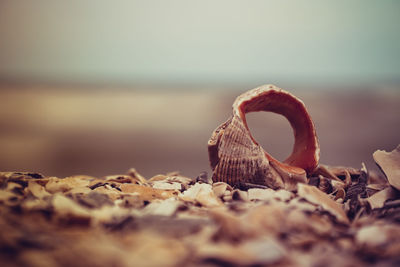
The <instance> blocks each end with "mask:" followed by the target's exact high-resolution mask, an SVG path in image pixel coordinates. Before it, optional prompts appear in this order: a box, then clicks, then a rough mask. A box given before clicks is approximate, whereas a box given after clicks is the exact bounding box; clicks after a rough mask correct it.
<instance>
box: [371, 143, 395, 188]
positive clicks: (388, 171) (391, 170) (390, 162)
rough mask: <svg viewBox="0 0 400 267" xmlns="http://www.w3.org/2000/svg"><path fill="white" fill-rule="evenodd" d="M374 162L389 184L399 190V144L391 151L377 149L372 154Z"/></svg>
mask: <svg viewBox="0 0 400 267" xmlns="http://www.w3.org/2000/svg"><path fill="white" fill-rule="evenodd" d="M372 156H373V158H374V160H375V162H376V164H378V165H379V167H380V168H381V169H382V171H383V172H384V173H385V175H386V177H387V179H388V181H389V184H390V185H391V186H393V187H394V188H396V189H397V190H400V145H398V146H397V147H396V148H395V149H394V150H393V151H392V152H386V151H384V150H377V151H375V152H374V154H372Z"/></svg>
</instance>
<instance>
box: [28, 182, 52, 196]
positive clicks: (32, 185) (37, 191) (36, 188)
mask: <svg viewBox="0 0 400 267" xmlns="http://www.w3.org/2000/svg"><path fill="white" fill-rule="evenodd" d="M28 190H29V191H30V192H31V193H32V195H34V196H35V197H36V198H39V199H42V198H45V197H50V196H51V194H50V193H49V192H47V191H46V190H45V189H44V187H43V186H41V185H39V184H38V183H36V182H35V181H29V182H28Z"/></svg>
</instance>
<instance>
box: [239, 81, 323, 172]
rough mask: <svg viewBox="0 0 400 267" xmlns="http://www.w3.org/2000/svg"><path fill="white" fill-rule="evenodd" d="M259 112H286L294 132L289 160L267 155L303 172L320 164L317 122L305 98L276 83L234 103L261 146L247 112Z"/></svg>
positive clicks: (288, 168)
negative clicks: (315, 125)
mask: <svg viewBox="0 0 400 267" xmlns="http://www.w3.org/2000/svg"><path fill="white" fill-rule="evenodd" d="M257 111H266V112H274V113H277V114H280V115H283V116H284V117H285V118H286V119H287V120H288V121H289V123H290V125H291V126H292V128H293V132H294V140H295V142H294V146H293V150H292V153H291V154H290V155H289V157H288V158H287V159H286V160H284V161H283V162H280V161H278V160H277V159H275V158H274V157H272V156H271V155H270V154H268V153H267V152H266V151H264V152H265V156H266V157H267V158H268V159H269V160H270V161H273V162H275V163H276V164H277V165H279V166H281V167H283V168H285V169H287V170H290V171H291V172H294V173H301V172H303V170H305V171H306V172H308V173H310V172H312V171H313V170H314V169H315V168H316V167H317V165H318V160H319V144H318V139H317V136H316V132H315V127H314V123H313V122H312V120H311V117H310V115H309V113H308V111H307V109H306V107H305V105H304V103H303V101H301V100H300V99H298V98H297V97H295V96H294V95H292V94H290V93H289V92H286V91H284V90H282V89H280V88H278V87H276V86H274V85H264V86H261V87H258V88H255V89H253V90H250V91H248V92H246V93H244V94H242V95H240V96H239V97H237V98H236V100H235V102H234V103H233V112H234V113H235V112H237V114H236V115H238V116H239V117H240V118H241V119H242V121H243V123H244V125H245V127H246V129H247V131H248V134H249V136H250V137H251V139H252V140H253V142H254V143H255V144H257V145H258V143H257V142H256V140H255V139H254V137H253V136H252V134H251V132H250V130H249V128H248V125H247V121H246V117H245V114H246V113H249V112H257Z"/></svg>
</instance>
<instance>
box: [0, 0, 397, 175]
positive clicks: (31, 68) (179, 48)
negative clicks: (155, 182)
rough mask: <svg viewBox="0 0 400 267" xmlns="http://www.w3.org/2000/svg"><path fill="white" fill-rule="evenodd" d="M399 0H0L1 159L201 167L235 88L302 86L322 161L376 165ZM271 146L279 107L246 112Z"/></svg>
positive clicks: (385, 143)
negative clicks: (273, 109)
mask: <svg viewBox="0 0 400 267" xmlns="http://www.w3.org/2000/svg"><path fill="white" fill-rule="evenodd" d="M399 14H400V2H399V1H370V0H352V1H348V0H347V1H329V2H328V1H323V2H321V1H314V0H302V1H285V0H283V1H228V0H221V1H209V0H206V1H186V0H173V1H162V0H159V1H155V0H147V1H112V2H111V1H101V0H96V1H89V0H87V1H75V0H74V1H50V0H37V1H19V0H18V1H16V0H1V1H0V100H1V102H0V170H1V171H37V172H42V173H43V174H45V175H54V176H59V177H62V176H69V175H74V174H89V175H96V176H103V175H107V174H116V173H124V172H125V171H126V170H128V169H129V168H131V167H135V168H136V169H137V170H138V171H139V172H141V173H142V174H143V175H145V176H146V177H148V178H149V177H151V176H153V175H155V174H158V173H166V172H169V171H175V170H177V171H181V173H183V174H184V175H187V176H196V175H197V174H198V173H200V172H202V171H208V172H209V173H210V168H209V164H208V154H207V141H208V138H209V137H210V135H211V133H212V131H213V130H214V129H215V128H216V127H217V126H218V125H219V124H221V123H222V122H224V121H225V120H226V119H227V118H228V117H229V116H230V114H231V105H232V103H233V101H234V99H235V98H236V96H238V95H239V94H241V93H242V92H244V91H246V90H248V89H252V88H254V87H257V86H259V85H262V84H266V83H272V84H275V85H277V86H279V87H281V88H284V89H286V90H288V91H290V92H292V93H294V94H295V95H297V96H298V97H299V98H301V99H302V100H303V101H304V102H305V104H306V106H307V107H308V109H309V112H310V113H311V116H312V118H313V120H314V122H315V124H316V128H317V134H318V136H319V139H320V145H321V162H322V163H325V164H329V165H344V166H353V167H360V166H361V162H365V163H366V164H367V167H368V168H370V169H374V168H375V166H374V162H373V160H372V153H373V152H374V151H375V150H376V149H385V150H392V149H394V148H395V147H396V146H397V144H398V143H400V142H399V132H400V31H399V25H400V16H399ZM247 118H248V120H249V126H250V129H251V131H252V133H253V135H254V136H255V138H256V139H257V140H258V141H259V143H260V144H261V145H262V146H263V147H264V148H265V149H266V150H267V151H269V152H270V153H271V154H272V155H274V156H276V157H277V158H278V159H280V160H283V159H285V158H286V157H287V156H288V155H289V154H290V152H291V149H292V146H293V142H294V140H293V134H292V130H291V128H290V125H289V123H288V122H287V121H286V120H285V118H283V117H281V116H279V115H276V114H272V113H252V114H248V116H247Z"/></svg>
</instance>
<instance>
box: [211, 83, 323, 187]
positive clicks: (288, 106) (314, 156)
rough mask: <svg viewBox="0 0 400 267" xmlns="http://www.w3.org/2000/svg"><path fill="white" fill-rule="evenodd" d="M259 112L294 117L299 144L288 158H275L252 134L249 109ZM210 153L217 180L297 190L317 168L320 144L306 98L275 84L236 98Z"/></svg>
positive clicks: (216, 134) (243, 184)
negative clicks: (305, 102)
mask: <svg viewBox="0 0 400 267" xmlns="http://www.w3.org/2000/svg"><path fill="white" fill-rule="evenodd" d="M255 111H269V112H274V113H277V114H281V115H283V116H284V117H286V119H288V121H289V122H290V124H291V126H292V128H293V131H294V137H295V143H294V147H293V151H292V154H291V155H290V156H289V157H288V158H287V159H286V160H285V161H283V162H280V161H278V160H276V159H275V158H274V157H272V156H271V155H270V154H269V153H268V152H266V151H265V150H264V149H263V148H262V147H261V146H260V145H259V144H258V143H257V142H256V140H255V139H254V138H253V136H252V135H251V133H250V130H249V127H248V126H247V123H246V117H245V114H246V113H249V112H255ZM208 154H209V159H210V164H211V168H212V170H213V175H212V179H213V181H214V182H218V181H220V182H226V183H228V184H230V185H232V186H234V187H245V186H246V184H253V185H264V186H268V187H270V188H273V189H278V188H285V189H287V190H293V189H295V188H296V184H297V183H298V182H306V174H307V173H311V172H312V171H313V170H314V169H315V168H316V167H317V165H318V160H319V144H318V139H317V135H316V132H315V128H314V124H313V122H312V120H311V117H310V115H309V114H308V112H307V109H306V107H305V105H304V103H303V102H302V101H301V100H300V99H298V98H297V97H295V96H294V95H292V94H290V93H289V92H286V91H284V90H282V89H280V88H278V87H276V86H274V85H263V86H260V87H258V88H255V89H252V90H250V91H248V92H246V93H244V94H242V95H240V96H239V97H237V98H236V100H235V102H234V103H233V115H232V117H231V118H230V119H228V120H227V121H226V122H224V123H223V124H221V125H220V126H218V127H217V128H216V129H215V131H214V132H213V133H212V136H211V138H210V140H209V141H208Z"/></svg>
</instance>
